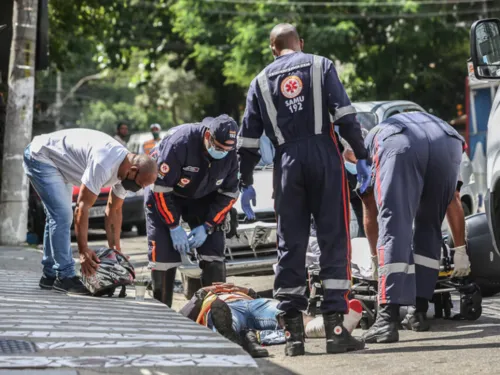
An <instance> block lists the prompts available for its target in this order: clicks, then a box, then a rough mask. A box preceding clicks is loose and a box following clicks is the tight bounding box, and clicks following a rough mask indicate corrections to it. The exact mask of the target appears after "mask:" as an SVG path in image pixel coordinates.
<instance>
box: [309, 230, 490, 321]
mask: <svg viewBox="0 0 500 375" xmlns="http://www.w3.org/2000/svg"><path fill="white" fill-rule="evenodd" d="M446 240H447V237H446V236H445V237H444V238H443V245H442V249H443V251H442V258H441V264H440V269H439V277H438V281H437V282H436V289H435V290H434V296H433V299H432V301H431V302H433V303H434V304H435V306H436V308H435V313H436V314H435V317H436V318H442V317H444V318H451V307H452V306H451V296H450V293H451V292H459V293H462V291H463V288H464V286H465V285H467V284H466V283H467V280H466V279H461V280H460V279H453V278H452V276H451V275H452V273H453V269H454V267H453V264H452V262H451V255H452V254H450V253H449V248H448V247H447V246H446ZM308 284H309V307H308V311H307V312H308V313H309V314H311V315H313V316H314V315H316V312H317V311H318V308H319V304H320V303H321V299H322V286H321V280H320V279H319V269H318V268H312V267H311V268H309V269H308ZM377 287H378V282H377V281H376V280H365V279H359V278H356V277H353V278H352V286H351V291H350V294H351V298H352V299H357V300H359V301H360V302H361V305H362V306H363V316H364V317H365V322H366V321H367V322H369V323H368V324H366V323H365V327H366V328H368V327H369V326H371V324H373V322H374V321H375V317H376V306H377ZM438 297H440V298H439V299H438ZM438 306H439V308H438ZM479 316H481V307H480V306H479V310H478V311H477V312H475V313H473V314H471V315H470V316H468V317H465V318H466V319H468V320H476V319H478V318H479ZM365 327H363V325H362V328H364V329H366V328H365Z"/></svg>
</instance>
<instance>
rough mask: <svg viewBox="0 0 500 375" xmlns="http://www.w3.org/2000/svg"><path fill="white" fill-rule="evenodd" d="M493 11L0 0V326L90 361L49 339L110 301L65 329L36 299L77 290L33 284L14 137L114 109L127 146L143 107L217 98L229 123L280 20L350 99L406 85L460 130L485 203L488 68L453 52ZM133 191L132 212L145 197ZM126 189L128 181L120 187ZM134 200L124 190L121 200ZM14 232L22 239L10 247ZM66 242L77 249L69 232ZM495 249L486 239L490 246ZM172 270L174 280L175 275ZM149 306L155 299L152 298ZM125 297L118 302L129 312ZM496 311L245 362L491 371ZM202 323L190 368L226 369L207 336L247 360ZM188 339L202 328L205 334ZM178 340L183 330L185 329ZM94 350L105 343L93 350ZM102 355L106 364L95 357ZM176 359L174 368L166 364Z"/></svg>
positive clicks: (400, 4) (143, 121) (34, 208)
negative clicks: (204, 350)
mask: <svg viewBox="0 0 500 375" xmlns="http://www.w3.org/2000/svg"><path fill="white" fill-rule="evenodd" d="M499 16H500V5H499V4H498V1H496V0H359V1H356V0H350V1H303V0H272V1H268V0H154V1H153V0H78V1H76V0H74V1H73V0H2V1H0V176H1V177H0V216H1V220H0V244H3V245H8V246H9V247H1V248H0V291H1V292H2V293H0V298H3V299H1V300H0V301H1V302H0V318H1V319H0V326H1V327H0V332H1V333H0V336H1V337H2V339H3V338H4V337H11V338H12V337H24V336H29V337H31V338H33V337H34V338H35V339H36V340H38V342H42V344H43V345H45V349H44V350H56V351H57V350H59V353H61V354H60V356H64V355H66V354H67V358H69V359H68V361H69V362H66V364H67V363H71V364H72V365H74V364H75V363H76V364H80V365H82V364H83V365H88V366H96V364H99V365H100V364H102V363H103V362H102V361H103V359H102V358H101V359H95V358H94V357H92V356H91V358H90V359H88V361H87V362H85V361H83V362H78V361H77V360H76V359H75V358H77V357H79V356H80V355H82V353H84V352H85V350H89V349H88V348H85V347H82V348H80V349H81V350H82V352H80V351H79V350H77V349H75V348H68V350H69V351H68V352H66V351H65V350H66V349H58V348H57V347H54V348H52V347H50V346H51V345H53V344H55V343H56V341H57V340H59V339H60V338H64V339H65V340H66V339H67V341H68V342H69V341H71V342H72V343H69V344H68V343H67V342H66V341H65V343H64V345H69V346H71V345H76V344H75V342H79V343H83V345H84V346H86V345H87V344H89V342H90V341H89V340H93V339H95V338H99V337H96V336H99V335H101V333H102V334H103V335H104V334H110V333H109V332H111V331H112V329H110V328H109V326H111V324H108V325H107V321H108V320H113V315H112V313H109V311H108V313H107V314H104V313H103V314H102V316H101V317H99V318H100V319H97V318H96V319H95V320H99V322H98V323H96V324H95V327H96V328H94V330H93V331H92V330H91V329H89V332H90V336H89V335H87V336H85V335H84V333H88V332H85V330H84V329H80V330H79V329H78V327H76V328H72V331H68V333H66V334H64V332H63V331H64V330H65V327H64V326H63V325H61V324H59V323H54V321H56V318H57V317H54V316H52V315H51V314H50V309H45V308H44V306H45V305H50V304H52V305H56V306H58V305H59V304H61V306H62V305H64V308H63V311H64V312H67V313H68V314H67V316H68V317H70V318H72V319H73V318H75V316H77V317H78V315H79V309H80V308H82V309H83V308H85V307H86V306H85V305H86V302H85V301H83V300H79V301H78V302H77V303H76V304H74V305H73V307H71V306H70V305H71V304H69V303H66V304H64V299H62V300H61V299H60V298H61V297H60V296H57V295H54V294H51V293H46V292H43V293H41V294H40V296H41V297H40V298H38V294H37V293H40V291H39V290H38V287H37V286H36V280H37V278H38V277H39V276H40V269H41V267H40V264H39V261H40V258H41V253H40V250H39V249H38V248H37V246H39V245H38V244H40V243H41V241H42V235H41V233H42V232H43V226H44V219H45V218H44V217H43V210H42V206H41V203H40V201H39V199H37V197H36V194H35V193H34V191H33V190H32V189H30V187H29V183H28V180H27V178H26V176H25V174H24V171H23V168H22V153H23V150H24V148H25V147H26V145H27V144H29V143H30V142H31V140H32V139H33V137H34V136H36V135H39V134H43V133H48V132H52V131H56V130H61V129H68V128H75V127H82V128H92V129H97V130H100V131H102V132H105V133H107V134H109V135H113V136H115V135H116V136H118V134H116V133H117V125H120V124H124V125H127V131H126V132H125V133H123V134H121V136H122V138H121V140H122V141H124V142H128V144H127V145H128V147H130V148H132V147H133V150H131V151H135V152H137V151H138V150H139V148H140V146H141V144H142V142H144V141H145V140H148V139H151V137H152V135H151V134H150V133H149V131H148V130H149V127H150V125H151V124H152V123H158V124H160V125H161V127H162V130H163V131H165V130H168V129H170V128H172V127H173V126H176V125H179V124H183V123H190V122H199V121H200V120H202V119H203V118H204V117H206V116H213V117H215V116H218V115H220V114H222V113H227V114H229V115H230V116H232V117H233V118H234V119H235V120H236V121H237V122H238V123H240V122H241V118H242V115H243V113H244V111H245V98H246V93H247V90H248V87H249V84H250V82H251V80H252V79H253V78H254V77H255V76H256V75H257V74H258V73H259V72H260V71H261V70H262V69H263V68H264V67H265V66H266V65H267V64H269V63H271V62H272V61H273V57H272V54H271V51H270V48H269V40H268V39H269V32H270V30H271V29H272V27H273V26H274V25H276V24H277V23H282V22H290V23H293V24H294V25H296V26H297V28H298V31H299V33H300V34H301V36H302V37H303V38H304V40H305V47H304V52H307V53H313V54H319V55H322V56H326V57H327V58H329V59H331V60H332V61H333V62H334V63H335V67H336V69H337V71H338V74H339V78H340V80H341V82H342V83H343V84H344V86H345V89H346V92H347V93H348V95H349V96H350V98H351V101H353V102H363V101H368V102H373V101H389V100H390V101H395V100H410V101H412V102H414V103H416V104H418V105H420V106H422V108H423V109H424V110H425V111H427V112H429V113H432V114H435V115H437V116H439V117H441V118H442V119H444V120H445V121H447V122H449V123H450V124H451V125H452V126H454V127H455V128H456V129H457V130H458V131H459V132H460V133H461V134H464V135H465V136H466V141H467V142H468V143H469V149H468V151H467V152H468V156H469V157H470V160H471V162H472V164H473V165H474V181H475V183H476V184H477V186H478V190H479V194H478V202H479V210H482V209H483V207H482V202H483V201H482V198H483V194H484V192H485V189H486V184H485V178H486V177H485V171H486V168H485V166H486V158H485V145H486V132H487V121H488V115H489V112H490V107H491V102H492V100H493V97H494V95H495V91H496V89H497V87H496V84H495V85H493V84H491V85H484V86H481V87H478V86H476V87H475V88H474V87H473V86H474V85H473V84H472V83H471V82H469V80H468V78H467V76H468V72H467V65H466V62H467V59H468V58H469V54H470V50H469V49H470V47H469V30H470V26H471V24H472V23H473V22H474V21H475V20H477V19H479V18H489V17H499ZM474 100H476V104H474ZM472 180H473V178H472V177H471V179H470V181H469V182H471V181H472ZM269 186H270V185H269ZM76 196H77V194H76V195H75V196H74V200H75V199H76ZM106 196H107V191H104V192H103V191H102V192H101V197H100V198H99V200H98V202H97V203H96V207H93V211H92V214H94V213H98V212H100V213H101V214H102V212H103V210H104V208H103V207H104V204H105V203H104V201H105V199H106ZM135 198H136V201H135V204H136V205H137V202H139V210H140V212H142V197H140V196H136V197H135ZM133 199H134V197H130V200H129V202H130V201H132V200H133ZM133 205H134V203H130V204H128V202H127V207H128V208H129V207H132V206H133ZM469 207H473V205H470V206H469ZM135 208H136V209H137V206H135ZM471 211H475V210H471ZM127 212H128V214H127V215H126V216H127V217H126V218H127V219H134V216H137V217H139V215H137V212H139V211H135V213H132V214H130V212H132V211H127ZM471 213H474V212H471ZM271 216H272V217H274V213H272V215H271ZM95 217H96V216H95ZM95 217H93V218H95ZM132 224H137V225H138V230H139V232H140V233H141V236H137V235H136V234H135V233H131V232H128V230H129V229H130V226H131V225H132ZM122 229H123V231H124V234H123V240H122V245H123V249H124V251H125V252H126V253H127V254H128V255H129V256H131V260H132V262H133V263H134V265H135V266H136V269H137V271H138V272H139V275H140V274H141V273H143V274H147V273H148V271H147V241H146V238H145V237H144V231H145V227H144V222H143V220H142V223H127V224H126V225H124V228H122ZM26 243H29V244H31V245H32V246H33V247H32V248H30V249H28V250H27V249H26V248H25V247H13V246H17V245H22V246H25V245H26ZM90 244H91V246H92V247H94V248H95V247H99V246H106V240H105V235H104V232H103V231H92V232H91V237H90ZM73 248H74V256H75V258H76V255H77V251H76V245H75V244H73ZM494 256H497V255H494V254H493V252H491V257H492V259H493V257H494ZM178 279H179V285H180V275H179V277H178ZM229 281H232V282H234V283H235V284H238V285H242V286H248V287H252V288H253V289H255V290H257V291H258V292H259V293H261V294H263V295H266V296H270V291H271V289H272V286H273V277H272V275H267V276H254V275H249V276H246V277H230V278H229ZM17 283H18V284H19V285H17ZM17 294H18V295H19V296H18V295H17ZM21 296H23V297H21ZM132 297H133V294H132ZM82 301H83V302H82ZM44 302H45V303H44ZM122 302H123V301H122ZM150 302H151V303H153V301H150ZM105 303H106V302H104V300H103V299H99V300H95V299H92V302H89V304H94V306H90V309H92V308H96V309H98V307H99V306H97V305H98V304H99V305H104V304H105ZM109 303H114V302H113V301H109ZM123 303H124V305H123V306H121V307H118V308H117V310H119V309H120V308H123V309H124V311H129V310H130V311H133V310H134V309H133V308H132V309H131V308H130V306H131V305H130V304H128V302H127V301H124V302H123ZM148 303H149V302H148ZM184 303H185V299H184V297H183V295H182V293H176V295H175V299H174V306H173V307H174V309H175V310H178V309H179V308H180V307H181V306H182V305H183V304H184ZM160 307H161V306H160ZM160 307H158V304H157V303H156V304H155V306H154V307H152V309H160ZM455 307H456V308H457V305H455ZM139 310H140V309H139ZM130 311H129V314H130V316H133V317H135V316H137V315H134V314H133V313H132V312H130ZM141 311H142V310H141ZM136 312H137V311H136ZM499 314H500V298H499V297H492V298H488V299H485V300H484V301H483V316H482V317H481V318H480V319H479V320H478V321H475V322H463V321H460V322H457V321H437V322H435V324H434V325H433V330H432V331H431V332H428V333H421V334H417V333H412V332H402V333H401V342H400V343H398V344H394V345H370V346H369V348H368V349H367V350H365V351H363V352H359V353H353V354H349V355H335V356H332V355H325V354H323V352H324V340H319V339H318V340H308V341H307V344H306V350H307V351H308V355H307V356H305V357H299V358H286V357H285V356H284V354H283V346H277V347H271V348H269V350H270V352H271V357H270V358H269V359H263V360H258V361H257V363H258V364H259V367H260V370H262V371H263V372H264V373H266V374H290V373H296V374H311V373H314V372H317V373H324V372H325V371H332V372H334V371H337V372H348V373H349V374H351V373H353V374H358V373H360V374H361V373H362V374H366V373H369V374H403V373H404V374H407V373H425V374H428V373H433V374H450V373H453V374H462V373H463V374H470V373H485V374H495V373H499V370H498V368H499V367H500V363H499V362H500V355H499V354H500V353H499V340H498V337H499V336H498V334H499V333H500V332H499V327H500V321H499V319H500V315H499ZM80 315H81V314H80ZM37 316H38V320H37V319H36V318H37ZM97 316H98V313H97ZM177 317H178V315H177V314H174V313H172V311H170V310H168V309H166V308H163V311H162V312H161V313H159V316H155V319H154V321H152V323H153V325H158V326H159V327H160V328H159V329H163V328H164V327H165V326H164V325H163V324H165V325H166V324H168V320H169V319H173V320H175V319H176V318H177ZM79 318H81V317H79ZM79 318H78V319H77V321H76V322H77V324H80V325H81V326H82V327H87V328H89V326H91V325H92V324H93V322H92V320H91V319H90V320H89V319H79ZM68 319H69V318H68ZM44 320H45V321H44ZM60 320H61V319H60ZM117 320H118V319H117ZM164 321H167V322H166V323H164ZM51 322H52V323H54V324H50V323H51ZM44 323H45V324H44ZM137 323H138V324H137V326H132V328H131V329H133V330H138V331H139V333H138V334H142V335H146V336H147V335H149V334H150V333H146V332H142V331H141V330H143V331H145V329H146V327H145V326H141V324H142V321H141V320H140V319H137ZM182 324H188V325H189V324H190V323H189V322H187V323H186V322H185V321H182V322H180V323H179V327H178V328H180V325H182ZM33 325H40V327H43V326H45V327H50V328H45V329H46V331H43V332H44V333H43V334H41V333H40V334H39V333H37V335H38V336H37V335H34V332H35V333H36V332H42V331H38V330H35V328H36V327H35V328H33ZM123 326H125V325H123ZM192 326H193V325H192V324H191V327H192ZM23 327H25V328H23ZM28 327H29V328H28ZM141 327H142V328H141ZM126 328H127V327H120V329H121V332H120V333H117V334H119V335H125V333H124V332H125V330H126ZM150 328H151V327H150ZM2 329H3V331H2ZM28 329H29V331H28ZM40 329H41V328H40ZM188 329H190V328H189V327H188ZM192 329H194V330H197V329H198V330H199V329H201V327H195V328H192ZM106 331H109V332H108V333H105V332H106ZM205 331H206V330H205ZM23 332H24V333H23ZM26 332H28V333H26ZM47 332H49V333H47ZM61 332H63V333H61ZM96 332H100V333H96ZM103 332H104V333H103ZM356 334H357V335H359V334H361V332H356ZM23 335H24V336H23ZM51 335H52V336H51ZM204 335H206V337H212V338H214V337H215V338H214V341H216V342H217V343H218V344H220V346H219V347H218V348H216V347H213V348H212V349H209V351H212V352H213V353H215V352H217V356H218V355H222V356H223V357H217V358H215V359H214V357H210V356H209V357H205V355H204V354H200V355H198V356H196V355H195V356H193V355H192V353H193V352H191V351H190V352H189V353H187V354H186V355H188V356H189V361H190V362H189V365H187V366H188V367H189V366H191V367H190V368H185V369H184V370H185V372H187V373H193V374H195V373H199V372H200V371H198V369H197V368H196V366H198V365H199V364H200V362H199V361H198V360H200V358H201V359H202V361H204V363H205V365H206V364H207V361H208V362H210V360H211V358H212V359H214V361H213V362H212V366H211V367H212V368H211V370H212V371H214V372H221V373H222V372H224V373H227V374H228V373H229V372H228V371H229V370H227V368H226V367H224V362H225V361H227V362H226V364H229V365H228V367H231V368H232V367H235V369H233V370H234V373H237V372H238V368H239V367H238V366H237V361H233V359H234V358H233V359H228V358H226V357H224V354H220V353H221V352H219V350H221V351H222V352H224V350H225V349H227V352H228V353H229V352H231V353H229V354H231V355H234V356H240V355H241V356H242V357H238V358H239V359H241V361H242V362H241V363H243V365H244V366H243V370H248V372H249V373H255V372H257V373H258V371H257V370H256V368H255V366H254V364H255V362H252V361H250V360H251V358H249V357H248V355H246V354H245V353H243V351H242V350H241V349H239V348H235V347H234V346H231V344H229V343H228V342H227V340H224V339H223V338H222V337H221V336H217V335H215V334H211V333H210V332H204ZM68 336H70V337H68ZM51 337H52V338H53V339H54V340H52V338H51ZM108 337H109V338H110V340H111V339H112V338H116V337H118V338H119V340H116V341H113V342H111V343H106V344H104V345H112V346H113V345H114V346H115V347H114V349H113V350H116V351H112V352H110V353H109V357H114V355H115V354H116V356H119V357H120V358H119V359H118V360H117V361H118V362H119V364H120V366H121V365H125V364H128V362H127V360H129V359H130V360H131V361H132V362H130V363H133V360H134V359H136V358H135V357H134V358H132V357H130V358H129V357H127V355H128V354H130V353H132V355H134V354H137V353H141V354H144V355H145V356H150V357H148V358H149V359H148V360H154V361H161V363H163V364H166V365H168V366H171V368H172V363H173V362H171V358H159V357H155V355H157V354H159V353H160V352H162V349H154V348H151V347H148V348H146V347H145V348H143V349H144V350H142V349H141V350H138V349H130V348H129V345H131V340H132V339H133V338H130V337H126V336H108ZM179 337H181V336H179ZM204 337H205V336H204ZM49 339H50V340H52V341H47V340H49ZM121 340H123V342H122V341H121ZM59 341H60V340H59ZM158 341H159V342H162V345H174V346H173V349H169V350H170V351H171V352H169V353H170V354H172V353H173V354H175V355H176V356H177V355H178V354H179V351H180V350H181V346H177V344H175V343H174V344H172V343H168V344H166V343H165V342H167V341H168V340H166V339H159V340H158ZM174 341H175V340H174ZM178 341H182V340H177V343H178ZM198 341H199V342H201V343H202V344H204V342H203V341H204V338H200V339H199V340H198ZM208 341H209V340H208V339H207V342H208ZM47 342H49V343H47ZM64 345H63V346H64ZM117 345H123V346H125V349H123V348H116V346H117ZM154 345H155V343H153V344H151V345H150V346H152V347H154ZM186 345H194V343H193V342H191V341H189V340H187V341H186ZM225 345H229V346H228V347H226V346H225ZM56 346H57V345H56ZM205 346H206V345H205ZM122 349H123V350H122ZM129 349H130V350H129ZM92 350H93V349H92V348H90V351H91V352H92ZM106 350H107V349H106ZM143 351H144V353H143ZM212 352H210V353H211V354H213V353H212ZM85 353H88V352H85ZM103 353H104V354H103ZM210 353H209V354H210ZM99 354H103V355H104V356H106V352H102V351H99ZM43 355H44V353H41V354H39V356H43ZM151 356H152V357H151ZM1 357H2V356H0V375H3V373H2V370H1V368H2V367H8V366H7V365H8V364H9V363H10V364H14V365H15V366H16V367H23V366H25V365H26V364H27V363H28V362H30V360H29V359H27V360H26V361H27V362H22V363H21V362H19V358H14V359H12V358H7V359H6V358H5V357H4V358H3V359H4V360H5V361H6V362H4V363H3V365H2V362H1V360H2V358H1ZM207 358H208V360H207ZM221 358H222V359H221ZM109 359H110V358H108V359H105V361H107V360H109ZM111 359H112V358H111ZM94 360H95V361H94ZM43 361H46V359H44V360H43ZM47 361H48V362H47V363H49V364H50V365H51V366H53V367H57V366H59V365H61V362H60V361H61V358H55V359H53V360H52V359H50V360H47ZM75 361H76V362H75ZM120 361H121V362H120ZM7 362H8V363H7ZM30 363H31V362H30ZM44 363H46V362H44ZM105 363H109V362H105ZM151 363H153V362H149V364H150V365H151ZM154 363H156V362H154ZM175 364H176V365H178V363H175ZM180 367H182V366H180ZM108 370H109V369H107V368H106V367H105V366H104V367H103V368H102V369H98V370H95V371H98V372H108ZM115 370H116V369H115ZM115 370H113V371H115ZM175 370H176V371H177V370H178V371H182V370H181V369H178V368H177V367H176V369H175ZM89 371H93V370H89ZM109 371H111V370H109ZM84 373H88V374H90V373H91V372H88V371H87V370H85V371H83V372H81V374H84ZM166 373H169V370H165V371H163V370H158V371H156V370H154V371H153V370H151V371H150V370H145V372H141V375H164V374H166ZM176 373H177V372H176ZM9 374H10V373H9Z"/></svg>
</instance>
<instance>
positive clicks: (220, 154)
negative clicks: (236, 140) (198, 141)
mask: <svg viewBox="0 0 500 375" xmlns="http://www.w3.org/2000/svg"><path fill="white" fill-rule="evenodd" d="M207 151H208V153H209V154H210V156H211V157H213V158H214V159H223V158H225V157H226V155H227V154H228V151H219V150H216V149H215V148H214V147H209V148H208V150H207Z"/></svg>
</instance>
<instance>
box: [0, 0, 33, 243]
mask: <svg viewBox="0 0 500 375" xmlns="http://www.w3.org/2000/svg"><path fill="white" fill-rule="evenodd" d="M37 13H38V0H14V11H13V17H12V28H13V34H12V44H11V50H10V60H9V76H8V86H9V97H8V100H7V116H6V121H5V135H4V149H3V151H4V154H3V167H2V176H1V177H2V191H1V194H0V243H1V244H4V245H18V244H20V243H22V242H25V241H26V232H27V222H28V220H27V219H28V188H29V182H28V178H27V177H26V175H25V174H24V169H23V166H22V164H23V152H24V148H25V146H26V145H28V143H29V142H30V141H31V132H32V125H33V101H34V94H35V50H36V37H37V34H36V31H37V19H38V17H37V16H38V14H37Z"/></svg>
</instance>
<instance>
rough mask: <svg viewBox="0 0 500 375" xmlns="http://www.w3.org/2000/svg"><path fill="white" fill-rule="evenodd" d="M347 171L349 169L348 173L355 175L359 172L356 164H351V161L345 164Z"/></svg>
mask: <svg viewBox="0 0 500 375" xmlns="http://www.w3.org/2000/svg"><path fill="white" fill-rule="evenodd" d="M344 166H345V169H347V172H349V173H350V174H353V175H357V174H358V171H357V169H356V164H354V163H351V162H350V161H345V162H344Z"/></svg>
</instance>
